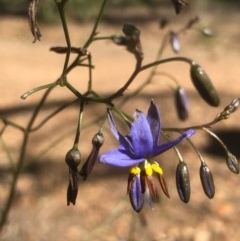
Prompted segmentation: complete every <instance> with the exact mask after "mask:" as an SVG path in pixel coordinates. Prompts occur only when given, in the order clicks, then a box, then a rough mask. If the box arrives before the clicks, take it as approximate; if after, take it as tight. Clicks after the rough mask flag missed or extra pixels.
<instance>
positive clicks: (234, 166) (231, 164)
mask: <svg viewBox="0 0 240 241" xmlns="http://www.w3.org/2000/svg"><path fill="white" fill-rule="evenodd" d="M226 164H227V166H228V168H229V170H230V171H231V172H233V173H235V174H239V161H238V159H237V158H236V157H235V156H234V155H233V154H232V153H230V152H228V155H227V158H226Z"/></svg>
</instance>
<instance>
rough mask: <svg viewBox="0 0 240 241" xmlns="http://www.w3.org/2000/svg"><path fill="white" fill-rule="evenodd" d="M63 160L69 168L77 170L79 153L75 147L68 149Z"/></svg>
mask: <svg viewBox="0 0 240 241" xmlns="http://www.w3.org/2000/svg"><path fill="white" fill-rule="evenodd" d="M65 161H66V163H67V165H68V166H69V168H71V169H72V170H73V171H77V166H78V165H79V164H80V162H81V153H80V151H79V150H78V149H77V148H72V149H71V150H69V151H68V153H67V154H66V158H65Z"/></svg>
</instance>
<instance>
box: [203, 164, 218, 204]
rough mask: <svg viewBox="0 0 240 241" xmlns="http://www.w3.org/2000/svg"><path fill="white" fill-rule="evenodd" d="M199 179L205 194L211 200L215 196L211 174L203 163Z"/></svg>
mask: <svg viewBox="0 0 240 241" xmlns="http://www.w3.org/2000/svg"><path fill="white" fill-rule="evenodd" d="M200 179H201V183H202V187H203V190H204V192H205V194H206V195H207V196H208V197H209V198H210V199H211V198H213V197H214V194H215V186H214V180H213V176H212V173H211V171H210V169H209V168H208V166H207V165H206V164H205V163H202V164H201V167H200Z"/></svg>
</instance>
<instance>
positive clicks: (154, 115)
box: [147, 100, 161, 146]
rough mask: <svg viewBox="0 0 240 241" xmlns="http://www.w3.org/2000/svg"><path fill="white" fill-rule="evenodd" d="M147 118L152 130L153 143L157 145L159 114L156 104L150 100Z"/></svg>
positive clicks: (158, 138)
mask: <svg viewBox="0 0 240 241" xmlns="http://www.w3.org/2000/svg"><path fill="white" fill-rule="evenodd" d="M147 120H148V123H149V126H150V129H151V132H152V138H153V145H154V146H157V145H158V142H159V140H160V131H161V122H160V114H159V111H158V108H157V106H156V105H155V104H154V102H153V100H152V101H151V104H150V107H149V109H148V115H147Z"/></svg>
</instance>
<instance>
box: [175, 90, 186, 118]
mask: <svg viewBox="0 0 240 241" xmlns="http://www.w3.org/2000/svg"><path fill="white" fill-rule="evenodd" d="M175 104H176V108H177V114H178V117H179V119H180V120H186V119H187V118H188V109H189V108H188V97H187V93H186V90H185V89H184V88H183V87H181V86H180V87H178V88H177V89H176V92H175Z"/></svg>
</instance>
